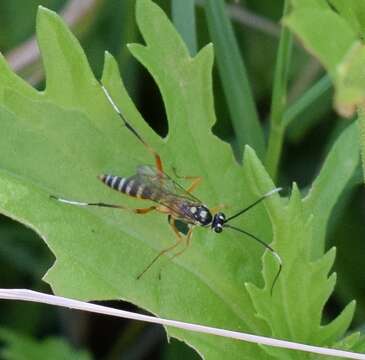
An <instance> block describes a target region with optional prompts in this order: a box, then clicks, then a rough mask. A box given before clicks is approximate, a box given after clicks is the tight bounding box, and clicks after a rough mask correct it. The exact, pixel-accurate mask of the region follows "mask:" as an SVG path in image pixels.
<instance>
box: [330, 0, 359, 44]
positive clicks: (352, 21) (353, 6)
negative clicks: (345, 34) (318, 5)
mask: <svg viewBox="0 0 365 360" xmlns="http://www.w3.org/2000/svg"><path fill="white" fill-rule="evenodd" d="M329 2H330V4H331V5H332V6H333V7H334V8H335V9H336V10H337V11H338V12H339V13H340V15H341V17H343V18H344V19H346V20H347V22H348V24H349V25H350V26H351V27H352V28H353V30H354V31H355V32H356V33H357V34H358V35H359V36H361V37H362V38H363V39H364V37H365V3H364V1H361V0H346V1H343V0H329Z"/></svg>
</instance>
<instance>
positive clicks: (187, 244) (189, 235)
mask: <svg viewBox="0 0 365 360" xmlns="http://www.w3.org/2000/svg"><path fill="white" fill-rule="evenodd" d="M192 234H193V228H192V227H191V228H190V229H189V231H188V233H187V235H186V236H185V238H184V239H185V246H184V248H183V249H182V250H180V251H179V252H177V253H175V254H174V255H173V256H172V257H171V258H170V260H172V259H175V258H176V257H177V256H180V255H181V254H182V253H183V252H185V250H186V249H187V248H188V247H189V245H190V240H191V236H192Z"/></svg>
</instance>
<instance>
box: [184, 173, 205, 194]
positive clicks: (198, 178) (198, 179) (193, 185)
mask: <svg viewBox="0 0 365 360" xmlns="http://www.w3.org/2000/svg"><path fill="white" fill-rule="evenodd" d="M202 181H203V178H202V177H201V176H196V177H195V179H194V180H193V181H192V183H191V184H190V186H189V187H188V188H187V189H186V191H187V192H188V193H192V192H193V191H194V190H195V189H196V188H197V187H198V186H199V185H200V183H201V182H202Z"/></svg>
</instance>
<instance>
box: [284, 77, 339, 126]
mask: <svg viewBox="0 0 365 360" xmlns="http://www.w3.org/2000/svg"><path fill="white" fill-rule="evenodd" d="M331 86H332V81H331V79H330V78H329V76H328V75H324V76H323V77H322V78H321V79H320V80H319V81H318V82H316V83H315V84H314V85H313V86H312V87H311V88H310V89H308V90H307V91H306V92H305V93H304V94H303V95H302V96H301V97H300V98H299V99H298V100H297V101H296V102H294V103H293V104H292V105H291V106H290V107H289V108H288V109H287V110H286V111H285V113H284V119H283V126H284V128H287V127H288V126H289V125H290V124H291V123H292V122H293V121H294V120H295V119H296V118H297V117H298V115H299V114H301V113H302V112H304V110H306V109H307V108H309V107H310V106H311V105H312V104H313V103H314V102H315V101H316V100H317V99H318V98H319V97H321V96H322V95H323V94H325V93H326V92H327V90H329V89H330V88H331Z"/></svg>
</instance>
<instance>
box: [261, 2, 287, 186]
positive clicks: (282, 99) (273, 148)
mask: <svg viewBox="0 0 365 360" xmlns="http://www.w3.org/2000/svg"><path fill="white" fill-rule="evenodd" d="M288 10H289V0H285V3H284V11H283V16H285V15H286V14H287V13H288ZM292 45H293V37H292V34H291V33H290V31H289V29H288V28H287V27H285V26H283V27H282V29H281V35H280V42H279V50H278V55H277V61H276V66H275V74H274V86H273V95H272V101H271V116H270V123H271V129H270V135H269V145H268V149H267V153H266V166H267V169H268V172H269V174H270V175H271V176H272V178H273V179H274V180H275V178H276V177H277V172H278V166H279V161H280V156H281V150H282V147H283V140H284V132H285V125H284V121H283V120H284V119H283V117H284V116H283V115H284V110H285V107H286V102H287V100H286V95H287V81H288V70H289V66H290V60H291V53H292Z"/></svg>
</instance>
